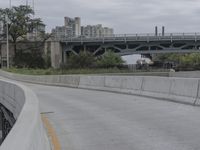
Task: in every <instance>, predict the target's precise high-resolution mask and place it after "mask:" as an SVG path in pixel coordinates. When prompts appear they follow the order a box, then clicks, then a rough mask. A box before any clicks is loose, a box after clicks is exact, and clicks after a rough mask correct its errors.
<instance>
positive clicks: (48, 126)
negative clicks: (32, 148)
mask: <svg viewBox="0 0 200 150" xmlns="http://www.w3.org/2000/svg"><path fill="white" fill-rule="evenodd" d="M41 116H42V121H43V123H44V126H45V128H46V129H47V132H48V136H49V138H50V140H51V143H52V146H53V150H61V146H60V142H59V140H58V137H57V135H56V132H55V130H54V128H53V126H52V125H51V123H50V122H49V120H48V118H47V117H46V116H45V115H43V114H42V115H41Z"/></svg>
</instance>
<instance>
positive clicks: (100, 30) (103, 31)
mask: <svg viewBox="0 0 200 150" xmlns="http://www.w3.org/2000/svg"><path fill="white" fill-rule="evenodd" d="M81 30H82V31H81V35H83V36H86V37H102V36H113V34H114V30H113V29H112V28H108V27H102V25H101V24H98V25H92V26H91V25H87V26H85V27H83V26H82V28H81Z"/></svg>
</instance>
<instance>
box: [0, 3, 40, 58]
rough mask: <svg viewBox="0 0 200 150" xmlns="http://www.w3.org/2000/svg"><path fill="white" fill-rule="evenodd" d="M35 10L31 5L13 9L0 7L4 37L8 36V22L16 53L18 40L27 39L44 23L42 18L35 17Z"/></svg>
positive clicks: (0, 19)
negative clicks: (29, 34)
mask: <svg viewBox="0 0 200 150" xmlns="http://www.w3.org/2000/svg"><path fill="white" fill-rule="evenodd" d="M33 15H34V11H33V9H32V8H31V7H30V6H24V5H20V6H18V7H12V8H11V9H9V8H6V9H0V21H1V22H3V29H4V30H3V35H2V36H3V37H6V24H7V23H8V31H9V36H10V37H11V40H12V42H13V44H14V53H15V54H16V53H17V42H18V41H19V40H23V39H26V35H27V34H28V33H32V32H33V31H34V30H35V29H36V28H37V27H38V26H39V25H43V23H42V21H41V19H40V18H33Z"/></svg>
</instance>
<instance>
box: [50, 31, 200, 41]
mask: <svg viewBox="0 0 200 150" xmlns="http://www.w3.org/2000/svg"><path fill="white" fill-rule="evenodd" d="M54 39H55V40H57V41H67V42H106V41H113V42H116V41H125V42H127V41H162V40H169V41H173V40H194V41H197V40H200V33H165V34H164V35H162V34H158V35H155V34H153V33H149V34H148V33H147V34H113V35H109V36H103V35H102V36H98V37H85V36H79V37H67V36H66V37H54Z"/></svg>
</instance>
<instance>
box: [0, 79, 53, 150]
mask: <svg viewBox="0 0 200 150" xmlns="http://www.w3.org/2000/svg"><path fill="white" fill-rule="evenodd" d="M18 78H19V76H18ZM0 102H1V103H2V104H3V105H4V106H5V107H6V108H7V109H8V110H9V111H11V112H12V113H13V115H14V118H15V119H16V122H15V124H14V126H13V128H12V129H11V131H10V132H9V134H8V135H7V137H6V139H5V140H4V142H3V143H2V145H1V146H0V150H15V149H16V150H50V144H49V141H48V138H47V135H46V132H45V129H44V127H43V124H42V121H41V116H40V113H39V104H38V99H37V97H36V95H35V94H34V93H33V92H32V91H31V90H30V89H28V88H27V87H25V86H23V85H20V84H18V83H14V82H10V81H9V82H8V81H4V80H0Z"/></svg>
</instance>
